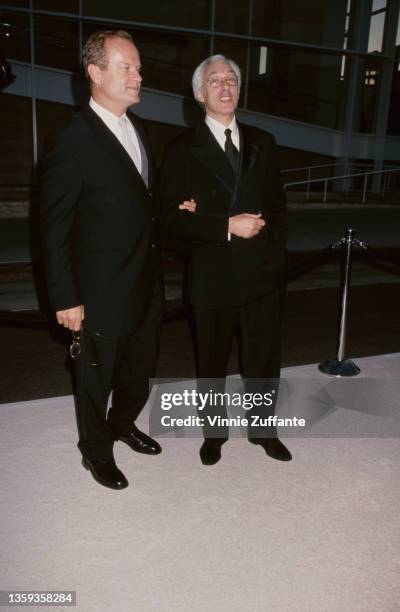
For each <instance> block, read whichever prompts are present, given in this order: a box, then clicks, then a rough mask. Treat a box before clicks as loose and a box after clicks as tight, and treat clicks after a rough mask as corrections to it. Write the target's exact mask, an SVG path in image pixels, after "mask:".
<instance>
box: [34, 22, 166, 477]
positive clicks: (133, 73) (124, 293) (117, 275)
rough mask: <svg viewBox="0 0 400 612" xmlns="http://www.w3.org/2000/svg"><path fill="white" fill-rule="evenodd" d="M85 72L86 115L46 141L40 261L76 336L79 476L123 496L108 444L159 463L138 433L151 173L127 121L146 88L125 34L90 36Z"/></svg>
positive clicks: (144, 378)
mask: <svg viewBox="0 0 400 612" xmlns="http://www.w3.org/2000/svg"><path fill="white" fill-rule="evenodd" d="M83 64H84V68H85V72H86V75H87V77H88V79H89V83H90V89H91V99H90V102H89V105H88V107H87V108H85V109H84V110H83V112H81V113H80V114H78V115H76V116H75V117H74V118H73V119H72V120H71V121H70V122H69V123H68V124H67V125H66V126H64V127H63V128H62V129H60V130H58V131H57V132H56V133H55V134H53V136H52V138H51V139H50V141H49V143H48V147H47V152H46V154H45V157H44V159H43V166H42V167H43V170H42V177H41V220H42V233H43V241H44V259H45V265H46V272H47V281H48V289H49V296H50V302H51V305H52V307H53V309H54V311H55V313H56V317H57V321H58V323H60V324H61V325H63V326H64V327H66V328H67V329H69V330H72V331H73V332H79V335H80V339H79V342H80V349H81V352H80V355H79V356H78V358H77V359H76V369H75V374H76V387H77V397H76V408H77V421H78V430H79V443H78V447H79V449H80V450H81V452H82V455H83V465H84V466H85V467H86V468H87V469H89V470H90V471H91V473H92V475H93V477H94V478H95V479H96V480H97V481H98V482H99V483H100V484H102V485H104V486H107V487H110V488H113V489H123V488H125V487H127V486H128V481H127V479H126V478H125V476H124V474H123V473H122V472H121V471H120V470H119V469H118V468H117V466H116V464H115V461H114V457H113V443H114V440H122V441H124V442H125V443H127V444H128V445H129V446H130V447H131V448H132V449H133V450H135V451H138V452H142V453H147V454H157V453H159V452H161V448H160V446H159V444H158V443H157V442H156V441H155V440H152V439H151V438H150V437H149V436H147V435H146V434H144V433H143V432H141V431H140V430H139V429H138V428H137V427H136V426H135V424H134V421H135V419H136V418H137V416H138V415H139V413H140V411H141V410H142V408H143V406H144V404H145V403H146V400H147V397H148V392H149V378H150V377H151V376H152V375H153V373H154V368H155V364H156V359H157V352H158V323H159V320H160V313H161V300H160V295H159V286H158V255H157V248H156V243H155V209H156V204H155V199H154V196H153V194H152V190H153V187H152V185H153V179H154V170H153V165H152V159H151V154H150V150H149V147H148V144H147V140H146V137H145V134H144V131H143V127H142V125H141V123H140V121H139V119H138V118H137V117H135V116H133V115H132V114H130V113H129V115H127V114H126V111H127V109H128V107H130V106H131V105H132V104H136V103H137V102H138V101H139V93H140V85H141V81H142V77H141V74H140V72H141V65H140V57H139V53H138V51H137V49H136V47H135V45H134V43H133V40H132V38H131V36H130V34H128V33H127V32H125V31H100V32H95V33H94V34H92V35H91V36H90V38H89V39H88V40H87V42H86V44H85V48H84V53H83ZM111 391H113V397H112V407H111V409H110V410H109V411H108V413H107V403H108V398H109V395H110V392H111Z"/></svg>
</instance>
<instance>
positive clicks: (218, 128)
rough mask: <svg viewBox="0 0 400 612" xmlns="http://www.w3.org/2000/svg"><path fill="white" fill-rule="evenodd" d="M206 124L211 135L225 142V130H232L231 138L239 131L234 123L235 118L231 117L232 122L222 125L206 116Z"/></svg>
mask: <svg viewBox="0 0 400 612" xmlns="http://www.w3.org/2000/svg"><path fill="white" fill-rule="evenodd" d="M206 124H207V125H208V127H209V128H210V130H211V131H212V133H213V134H215V135H216V136H218V137H219V139H221V138H223V139H224V140H225V130H228V129H229V130H232V136H233V135H238V134H239V129H238V126H237V122H236V117H233V119H232V121H231V122H230V124H229V125H224V124H223V123H220V122H219V121H216V119H213V118H212V117H210V116H209V115H206Z"/></svg>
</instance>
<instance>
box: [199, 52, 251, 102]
mask: <svg viewBox="0 0 400 612" xmlns="http://www.w3.org/2000/svg"><path fill="white" fill-rule="evenodd" d="M214 62H224V63H225V64H228V66H230V67H231V68H232V72H233V73H234V74H235V76H236V78H237V81H238V91H240V84H241V73H240V68H239V66H238V65H237V64H236V63H235V62H234V61H233V60H231V59H229V58H228V57H225V55H211V56H210V57H207V59H205V60H204V61H203V62H201V64H199V65H198V66H197V68H196V70H195V71H194V72H193V77H192V89H193V95H194V97H195V98H196V94H197V92H198V91H199V89H200V88H201V87H202V86H203V85H204V80H203V79H204V70H205V68H206V67H207V66H208V65H209V64H213V63H214ZM196 99H197V98H196Z"/></svg>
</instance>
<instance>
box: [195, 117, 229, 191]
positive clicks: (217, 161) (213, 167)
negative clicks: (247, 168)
mask: <svg viewBox="0 0 400 612" xmlns="http://www.w3.org/2000/svg"><path fill="white" fill-rule="evenodd" d="M191 150H192V153H193V155H194V156H195V157H196V158H197V159H198V160H199V161H200V162H201V163H202V164H204V165H205V166H207V168H208V169H209V170H210V172H211V173H212V174H214V175H215V176H216V177H217V178H218V179H219V180H220V181H221V183H222V184H223V185H224V186H225V187H226V189H228V191H230V192H232V191H233V188H234V184H235V173H234V171H233V168H232V166H231V164H230V163H229V161H228V158H227V157H226V155H225V153H224V151H223V150H222V149H221V147H220V145H219V144H218V142H217V141H216V140H215V138H214V136H213V135H212V133H211V131H210V130H209V128H208V127H207V125H206V123H202V124H200V125H199V126H198V127H197V129H196V131H195V135H194V140H193V145H192V147H191Z"/></svg>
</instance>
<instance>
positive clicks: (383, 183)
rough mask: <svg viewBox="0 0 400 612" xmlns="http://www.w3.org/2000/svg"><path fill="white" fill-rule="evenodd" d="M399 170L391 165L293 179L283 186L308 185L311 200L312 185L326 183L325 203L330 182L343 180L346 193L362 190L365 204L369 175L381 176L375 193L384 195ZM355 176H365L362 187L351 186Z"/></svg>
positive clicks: (285, 187) (285, 188) (362, 199)
mask: <svg viewBox="0 0 400 612" xmlns="http://www.w3.org/2000/svg"><path fill="white" fill-rule="evenodd" d="M313 167H315V166H313ZM398 172H400V167H398V166H389V167H388V168H385V169H384V170H372V171H368V172H358V173H353V174H344V175H342V176H328V177H324V178H317V179H307V180H305V181H293V182H290V183H285V184H284V185H283V188H284V190H285V191H286V190H287V188H288V187H293V186H295V185H307V200H309V199H310V192H311V189H310V185H312V184H317V183H323V184H324V196H323V202H324V204H325V203H326V200H327V195H328V183H332V182H333V181H343V192H344V193H346V194H347V193H349V191H353V192H362V198H361V201H362V203H363V204H365V199H366V194H367V185H368V177H370V176H376V177H378V176H380V177H381V180H380V186H379V190H378V191H375V192H374V193H379V195H384V193H385V191H387V190H388V189H389V186H390V182H391V178H392V176H393V174H395V173H398ZM354 178H363V187H362V189H350V188H349V179H354Z"/></svg>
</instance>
